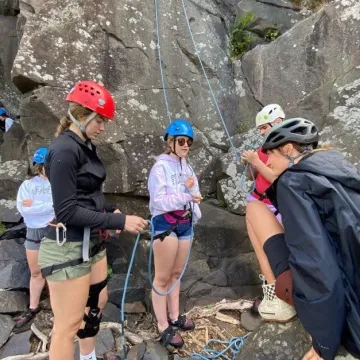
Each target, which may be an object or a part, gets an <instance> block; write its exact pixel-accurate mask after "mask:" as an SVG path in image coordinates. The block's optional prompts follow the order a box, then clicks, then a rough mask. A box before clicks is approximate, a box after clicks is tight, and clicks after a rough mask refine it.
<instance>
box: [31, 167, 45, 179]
mask: <svg viewBox="0 0 360 360" xmlns="http://www.w3.org/2000/svg"><path fill="white" fill-rule="evenodd" d="M43 169H44V164H34V165H32V166H31V167H30V169H29V173H28V176H27V178H28V179H33V178H34V177H35V176H40V175H44V174H43Z"/></svg>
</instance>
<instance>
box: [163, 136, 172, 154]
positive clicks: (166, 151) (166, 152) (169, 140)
mask: <svg viewBox="0 0 360 360" xmlns="http://www.w3.org/2000/svg"><path fill="white" fill-rule="evenodd" d="M173 140H174V137H173V136H171V135H168V138H167V140H166V145H167V148H166V150H165V152H164V154H166V155H170V154H171V150H170V144H171V142H172V141H173Z"/></svg>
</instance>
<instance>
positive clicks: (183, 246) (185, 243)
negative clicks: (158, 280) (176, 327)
mask: <svg viewBox="0 0 360 360" xmlns="http://www.w3.org/2000/svg"><path fill="white" fill-rule="evenodd" d="M190 244H191V242H190V239H189V240H179V243H178V251H177V254H176V259H175V265H174V267H173V269H172V274H171V279H170V282H169V287H168V288H169V289H170V288H171V287H172V286H173V284H174V283H175V282H176V281H177V280H178V279H179V276H180V274H181V272H182V270H183V268H184V266H185V262H186V258H187V255H188V252H189V247H190ZM179 301H180V282H179V284H178V285H177V286H176V287H175V288H174V289H173V291H172V292H171V293H170V294H169V295H168V307H169V316H170V320H172V321H175V320H177V319H178V317H179Z"/></svg>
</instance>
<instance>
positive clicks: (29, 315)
mask: <svg viewBox="0 0 360 360" xmlns="http://www.w3.org/2000/svg"><path fill="white" fill-rule="evenodd" d="M40 310H41V308H40V306H38V307H37V308H36V309H30V308H27V309H26V310H25V311H24V312H23V313H22V314H21V315H20V317H19V318H18V319H17V320H16V323H15V329H19V328H21V327H23V326H24V325H26V324H27V323H28V322H29V321H31V320H32V319H33V318H34V317H35V315H36V314H37V313H39V312H40Z"/></svg>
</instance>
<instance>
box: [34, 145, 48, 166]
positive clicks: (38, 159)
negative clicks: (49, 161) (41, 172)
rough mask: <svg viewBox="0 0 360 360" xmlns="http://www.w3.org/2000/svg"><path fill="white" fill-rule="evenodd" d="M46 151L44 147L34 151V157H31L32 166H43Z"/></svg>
mask: <svg viewBox="0 0 360 360" xmlns="http://www.w3.org/2000/svg"><path fill="white" fill-rule="evenodd" d="M47 151H48V150H47V148H45V147H42V148H39V149H37V150H36V151H35V153H34V156H33V165H35V164H44V162H45V158H46V154H47Z"/></svg>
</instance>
